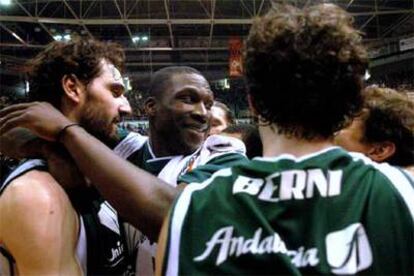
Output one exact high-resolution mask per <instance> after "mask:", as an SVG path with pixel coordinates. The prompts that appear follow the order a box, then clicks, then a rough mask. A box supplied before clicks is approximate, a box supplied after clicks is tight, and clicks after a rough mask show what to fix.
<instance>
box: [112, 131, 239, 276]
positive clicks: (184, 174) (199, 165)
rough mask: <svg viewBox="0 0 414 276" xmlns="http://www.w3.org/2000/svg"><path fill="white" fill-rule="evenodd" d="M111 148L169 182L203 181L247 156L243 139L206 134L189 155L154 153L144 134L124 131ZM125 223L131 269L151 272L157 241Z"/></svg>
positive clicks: (142, 272)
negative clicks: (208, 135)
mask: <svg viewBox="0 0 414 276" xmlns="http://www.w3.org/2000/svg"><path fill="white" fill-rule="evenodd" d="M124 134H125V133H124ZM114 152H115V153H117V154H118V155H119V156H121V157H122V158H124V159H127V160H128V161H130V162H131V163H133V164H134V165H135V166H137V167H139V168H141V169H143V170H145V171H147V172H149V173H151V174H153V175H156V176H158V177H159V178H161V179H163V180H164V181H166V182H167V183H169V184H171V185H172V186H176V185H177V183H181V182H184V183H190V182H194V181H198V182H202V181H204V180H205V179H208V178H209V177H210V176H211V175H212V174H213V173H214V172H216V171H218V170H220V169H222V168H227V167H230V166H233V165H236V164H240V163H244V162H245V161H246V160H247V159H246V157H245V155H244V153H245V146H244V144H243V142H241V141H240V140H238V139H235V138H231V137H225V136H218V135H214V136H210V137H208V138H207V139H206V141H205V142H204V143H203V145H202V146H201V147H200V148H199V149H198V150H196V151H195V152H194V153H192V154H190V155H187V156H186V155H177V156H163V157H157V156H155V154H154V153H153V151H152V149H151V145H150V143H149V141H148V138H147V137H146V136H142V135H140V134H137V133H129V134H127V135H124V137H123V139H122V141H121V142H120V143H119V144H118V145H117V146H116V147H115V149H114ZM124 227H125V229H126V236H127V244H128V251H129V255H130V256H131V258H132V262H133V269H134V270H135V271H136V274H137V275H152V274H153V273H154V260H155V259H154V257H155V252H156V244H155V243H153V242H151V241H150V240H149V239H148V238H147V237H146V236H145V235H143V234H142V233H141V232H140V231H139V230H137V229H135V228H134V227H132V226H131V225H129V224H125V225H124Z"/></svg>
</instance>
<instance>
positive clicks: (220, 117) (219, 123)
mask: <svg viewBox="0 0 414 276" xmlns="http://www.w3.org/2000/svg"><path fill="white" fill-rule="evenodd" d="M226 127H228V124H227V120H226V113H225V111H224V110H223V109H221V108H220V107H217V106H213V107H212V108H211V122H210V132H209V134H210V135H212V134H219V133H221V132H222V131H223V130H224V129H225V128H226Z"/></svg>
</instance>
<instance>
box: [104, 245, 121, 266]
mask: <svg viewBox="0 0 414 276" xmlns="http://www.w3.org/2000/svg"><path fill="white" fill-rule="evenodd" d="M123 252H124V245H123V244H121V242H119V241H118V242H117V243H116V247H115V248H111V255H112V256H111V257H110V258H109V259H108V261H109V262H110V263H111V266H112V267H114V266H116V265H117V264H118V263H119V262H120V261H122V260H123V259H124V257H123V256H122V254H123Z"/></svg>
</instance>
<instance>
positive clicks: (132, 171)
mask: <svg viewBox="0 0 414 276" xmlns="http://www.w3.org/2000/svg"><path fill="white" fill-rule="evenodd" d="M62 142H63V143H64V145H65V147H66V148H67V149H68V151H69V152H70V153H71V155H72V157H73V159H74V160H75V162H76V164H77V165H78V166H79V168H80V169H81V171H82V172H83V173H84V174H85V175H86V176H87V177H88V178H89V179H90V180H91V181H92V183H94V185H95V186H96V187H97V188H98V189H99V191H100V192H101V194H102V195H103V197H104V198H106V199H107V200H108V201H109V202H110V203H111V204H112V205H113V206H114V208H115V209H116V210H117V211H118V212H119V213H120V214H121V215H122V216H123V217H124V218H125V219H126V220H127V221H129V222H130V223H131V224H132V225H134V226H135V227H137V228H138V229H140V230H141V231H142V232H143V233H144V234H146V235H147V236H148V237H149V238H151V239H153V240H154V239H156V238H157V237H158V233H159V231H160V229H161V226H162V222H163V219H164V217H165V216H166V215H167V212H168V210H169V207H170V205H171V203H172V201H173V200H174V199H175V197H176V195H177V194H178V191H177V190H176V189H175V188H173V187H172V186H170V185H169V184H167V183H166V182H164V181H162V180H160V179H158V178H157V177H155V176H153V175H151V174H149V173H147V172H145V171H144V170H141V169H139V168H137V167H135V166H134V165H133V164H131V163H129V162H128V161H125V160H124V159H122V158H120V157H118V156H117V155H115V154H114V153H113V152H112V150H110V149H109V148H107V147H106V146H105V145H104V144H102V143H101V142H100V141H99V140H97V139H96V138H94V137H93V136H91V135H89V134H88V133H87V132H86V131H85V130H84V129H82V128H80V127H72V128H69V129H68V130H67V132H66V133H65V135H64V136H63V139H62Z"/></svg>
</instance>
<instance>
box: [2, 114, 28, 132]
mask: <svg viewBox="0 0 414 276" xmlns="http://www.w3.org/2000/svg"><path fill="white" fill-rule="evenodd" d="M6 114H7V115H5V116H2V117H0V118H1V119H0V134H4V133H6V132H8V131H9V130H11V129H13V128H15V127H18V126H19V127H25V119H24V114H25V113H24V109H23V110H20V109H17V110H15V111H10V112H9V113H6Z"/></svg>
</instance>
